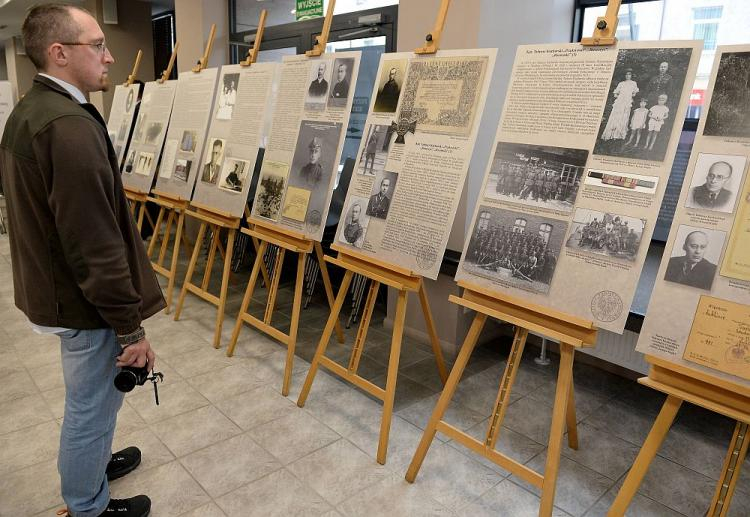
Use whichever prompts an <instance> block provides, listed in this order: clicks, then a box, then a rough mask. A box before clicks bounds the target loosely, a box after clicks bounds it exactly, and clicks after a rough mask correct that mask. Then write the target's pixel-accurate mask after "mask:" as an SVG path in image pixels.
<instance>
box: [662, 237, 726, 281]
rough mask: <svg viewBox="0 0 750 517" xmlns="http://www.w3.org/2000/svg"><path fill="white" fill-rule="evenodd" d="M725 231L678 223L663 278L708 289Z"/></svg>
mask: <svg viewBox="0 0 750 517" xmlns="http://www.w3.org/2000/svg"><path fill="white" fill-rule="evenodd" d="M725 237H726V233H725V232H722V231H719V230H709V229H707V228H696V227H695V226H689V225H686V224H681V225H680V227H679V228H678V229H677V235H676V236H675V240H674V246H673V247H672V254H671V255H670V257H671V258H670V259H669V262H668V263H667V271H666V272H665V273H664V280H667V281H668V282H675V283H678V284H682V285H686V286H689V287H697V288H698V289H705V290H706V291H710V290H711V286H712V285H713V283H714V277H715V276H716V264H718V263H719V257H720V256H721V251H722V248H723V247H724V238H725Z"/></svg>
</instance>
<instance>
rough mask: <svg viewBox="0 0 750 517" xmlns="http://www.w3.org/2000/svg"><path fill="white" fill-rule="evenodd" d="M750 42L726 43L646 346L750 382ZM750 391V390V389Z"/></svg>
mask: <svg viewBox="0 0 750 517" xmlns="http://www.w3.org/2000/svg"><path fill="white" fill-rule="evenodd" d="M748 74H750V45H737V46H720V47H718V48H717V49H716V57H715V61H714V65H713V69H712V72H711V78H710V81H709V85H708V88H707V90H706V97H705V106H706V108H704V114H703V116H702V117H701V119H700V121H699V124H698V130H697V133H696V137H695V141H694V143H693V149H692V154H691V156H690V162H689V164H688V168H687V171H688V173H687V174H686V177H685V182H684V184H683V185H682V191H681V193H680V198H679V202H678V204H677V209H676V211H675V215H674V220H673V223H672V229H671V231H670V234H669V238H668V240H667V244H666V248H665V254H664V257H663V259H662V262H661V266H660V268H659V272H658V274H657V279H656V285H655V287H654V291H653V294H652V295H651V302H650V304H649V310H648V312H647V313H646V318H645V320H644V323H643V328H642V329H641V333H640V337H639V340H638V346H637V347H636V350H638V351H639V352H643V353H645V354H649V355H653V356H657V357H660V358H663V359H667V360H669V361H672V362H674V363H676V364H678V365H681V366H688V367H691V368H697V369H699V370H700V371H702V372H704V373H710V374H712V375H715V376H719V377H721V378H724V379H725V380H727V381H730V382H733V383H736V384H738V385H740V386H743V387H744V388H745V389H749V388H750V180H748V178H747V175H748V174H747V170H748V163H750V104H748V98H747V91H746V88H745V89H744V90H743V88H742V87H741V85H742V84H743V81H745V84H746V81H747V77H748V76H749V75H748ZM745 393H750V392H748V391H746V392H745Z"/></svg>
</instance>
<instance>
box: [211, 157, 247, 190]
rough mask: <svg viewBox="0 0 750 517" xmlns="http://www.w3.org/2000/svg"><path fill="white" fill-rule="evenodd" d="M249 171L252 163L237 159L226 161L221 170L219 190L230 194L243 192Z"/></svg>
mask: <svg viewBox="0 0 750 517" xmlns="http://www.w3.org/2000/svg"><path fill="white" fill-rule="evenodd" d="M249 170H250V162H249V161H247V160H238V159H237V158H227V159H225V160H224V165H223V166H222V169H221V178H220V179H219V188H220V189H224V190H228V191H229V192H242V188H243V187H244V186H245V179H246V178H247V173H248V171H249Z"/></svg>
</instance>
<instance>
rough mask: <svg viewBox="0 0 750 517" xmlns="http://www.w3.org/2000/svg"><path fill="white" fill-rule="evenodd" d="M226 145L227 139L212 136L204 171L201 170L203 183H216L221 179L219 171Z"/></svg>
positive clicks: (205, 158)
mask: <svg viewBox="0 0 750 517" xmlns="http://www.w3.org/2000/svg"><path fill="white" fill-rule="evenodd" d="M225 147H226V141H225V140H223V139H221V138H212V139H211V140H209V141H208V145H207V146H206V154H205V157H204V160H205V161H204V163H203V171H202V172H201V181H202V182H203V183H211V184H212V185H216V181H217V180H218V179H219V173H220V172H221V162H222V159H223V158H224V148H225Z"/></svg>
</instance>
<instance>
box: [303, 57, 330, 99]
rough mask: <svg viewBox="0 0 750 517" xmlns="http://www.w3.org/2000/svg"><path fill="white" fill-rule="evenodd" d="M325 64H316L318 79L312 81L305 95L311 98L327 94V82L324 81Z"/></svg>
mask: <svg viewBox="0 0 750 517" xmlns="http://www.w3.org/2000/svg"><path fill="white" fill-rule="evenodd" d="M325 73H326V64H325V62H321V63H320V64H318V77H316V78H315V79H313V80H312V82H311V83H310V87H309V88H308V89H307V93H308V94H309V95H310V96H311V97H322V96H323V95H325V94H326V93H327V92H328V81H326V80H325V77H324V76H325Z"/></svg>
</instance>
